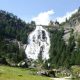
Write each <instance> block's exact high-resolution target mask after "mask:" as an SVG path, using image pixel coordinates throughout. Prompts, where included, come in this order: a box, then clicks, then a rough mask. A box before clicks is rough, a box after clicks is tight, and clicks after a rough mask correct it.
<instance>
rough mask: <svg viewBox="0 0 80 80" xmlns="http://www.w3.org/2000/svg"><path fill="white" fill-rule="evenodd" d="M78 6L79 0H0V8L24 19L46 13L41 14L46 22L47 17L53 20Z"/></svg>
mask: <svg viewBox="0 0 80 80" xmlns="http://www.w3.org/2000/svg"><path fill="white" fill-rule="evenodd" d="M79 6H80V0H0V9H1V10H6V11H8V12H10V13H13V14H15V15H17V16H18V17H20V18H21V19H23V20H25V21H30V20H35V19H36V18H37V17H41V15H40V16H39V14H44V13H45V14H44V15H46V13H47V15H46V16H45V17H43V16H44V15H42V18H43V19H44V18H46V17H47V18H46V19H48V20H47V22H48V21H49V19H52V20H55V19H58V18H62V17H64V16H65V15H66V14H67V13H71V12H73V13H74V12H75V10H76V9H77V8H78V7H79ZM49 11H50V12H51V14H50V12H49ZM46 19H45V20H46ZM35 21H36V20H35ZM45 22H46V21H45ZM43 23H44V21H43Z"/></svg>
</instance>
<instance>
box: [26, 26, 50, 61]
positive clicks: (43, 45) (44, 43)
mask: <svg viewBox="0 0 80 80" xmlns="http://www.w3.org/2000/svg"><path fill="white" fill-rule="evenodd" d="M49 49H50V37H49V33H48V32H47V31H46V30H45V29H44V28H43V27H42V26H36V29H35V30H34V31H33V32H31V33H30V35H29V36H28V45H27V47H26V49H25V53H26V56H27V58H31V59H33V60H36V59H38V56H39V54H41V55H42V60H47V59H49Z"/></svg>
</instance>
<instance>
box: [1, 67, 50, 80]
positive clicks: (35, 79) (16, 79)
mask: <svg viewBox="0 0 80 80" xmlns="http://www.w3.org/2000/svg"><path fill="white" fill-rule="evenodd" d="M33 73H35V71H34V70H30V69H22V68H16V67H9V66H3V65H1V66H0V80H51V79H50V78H49V77H44V76H38V75H33Z"/></svg>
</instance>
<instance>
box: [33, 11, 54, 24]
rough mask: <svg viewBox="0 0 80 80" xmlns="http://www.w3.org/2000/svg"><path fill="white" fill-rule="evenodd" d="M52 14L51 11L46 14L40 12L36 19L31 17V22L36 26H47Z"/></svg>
mask: <svg viewBox="0 0 80 80" xmlns="http://www.w3.org/2000/svg"><path fill="white" fill-rule="evenodd" d="M53 14H54V11H53V10H49V11H47V12H41V13H40V14H38V15H37V16H36V17H33V18H32V20H33V21H35V22H36V24H37V25H40V24H41V25H48V23H49V21H50V17H51V15H53Z"/></svg>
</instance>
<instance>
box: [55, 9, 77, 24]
mask: <svg viewBox="0 0 80 80" xmlns="http://www.w3.org/2000/svg"><path fill="white" fill-rule="evenodd" d="M77 11H78V9H75V10H74V11H71V12H67V13H66V15H64V16H61V17H57V18H56V20H57V21H58V22H59V23H62V22H65V20H66V18H67V19H69V18H70V17H71V16H72V14H74V13H76V12H77Z"/></svg>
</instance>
